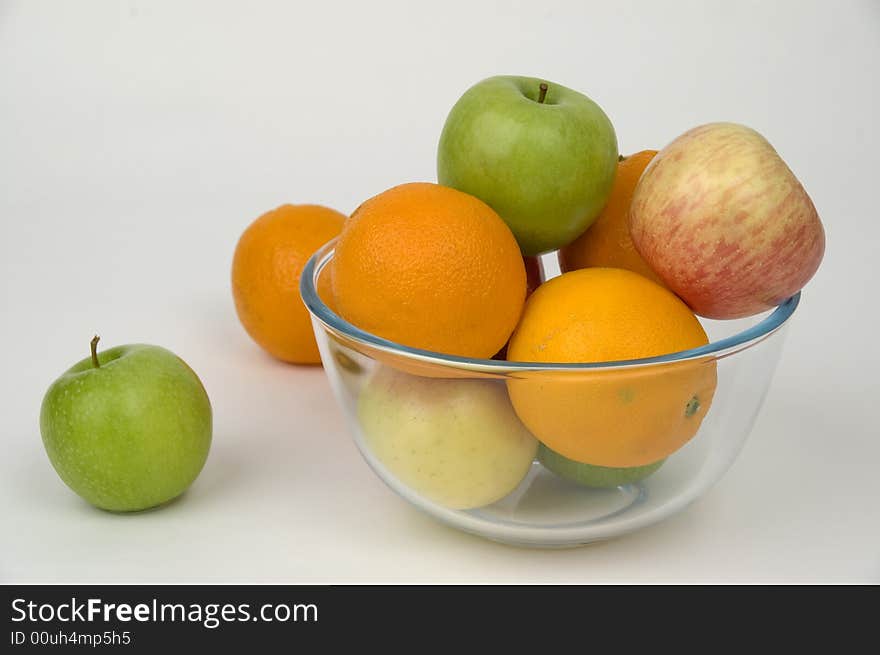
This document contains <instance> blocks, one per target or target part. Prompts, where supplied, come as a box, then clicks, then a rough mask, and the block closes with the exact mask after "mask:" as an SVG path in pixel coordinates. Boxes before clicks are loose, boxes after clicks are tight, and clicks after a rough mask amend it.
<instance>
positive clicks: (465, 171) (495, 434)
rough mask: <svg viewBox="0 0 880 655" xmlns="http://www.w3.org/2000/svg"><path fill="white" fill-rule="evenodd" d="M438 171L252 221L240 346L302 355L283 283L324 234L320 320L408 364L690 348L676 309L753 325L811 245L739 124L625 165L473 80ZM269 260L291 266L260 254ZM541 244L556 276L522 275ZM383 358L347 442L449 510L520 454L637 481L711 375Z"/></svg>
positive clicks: (800, 211) (561, 469) (689, 320)
mask: <svg viewBox="0 0 880 655" xmlns="http://www.w3.org/2000/svg"><path fill="white" fill-rule="evenodd" d="M437 170H438V182H439V184H433V183H420V182H417V183H406V184H401V185H399V186H396V187H393V188H391V189H388V190H386V191H384V192H382V193H379V194H378V195H376V196H374V197H372V198H370V199H368V200H366V201H365V202H364V203H363V204H361V205H360V206H359V207H358V208H357V209H356V210H355V211H354V213H353V214H352V215H351V216H350V217H349V218H348V219H347V220H345V222H344V223H342V222H341V221H340V219H339V217H338V216H337V215H336V214H335V212H332V210H324V214H322V215H320V216H319V215H318V214H317V213H316V211H317V210H316V209H315V208H310V207H286V208H280V209H278V210H275V212H272V213H270V214H268V215H266V216H264V217H262V218H260V219H259V221H257V223H255V224H254V225H253V226H252V227H251V228H249V230H248V232H246V233H245V236H244V237H242V241H241V243H240V244H239V247H238V250H237V252H236V259H235V265H234V268H233V284H234V293H235V297H236V306H237V307H238V309H239V315H240V317H241V319H242V322H243V323H244V325H245V327H246V328H247V329H248V331H249V332H250V333H251V335H252V336H253V337H254V338H255V339H256V340H257V341H258V342H259V343H261V344H262V345H263V346H264V347H265V348H266V349H267V350H268V351H269V352H271V353H273V354H275V355H276V356H278V357H280V358H282V359H285V360H287V361H293V362H300V363H306V362H316V361H318V358H317V356H316V350H315V348H314V342H313V340H312V339H311V338H305V337H303V334H308V331H307V328H308V315H307V312H306V311H305V308H304V307H303V305H302V303H298V304H297V303H295V302H294V294H295V284H294V281H295V277H296V276H295V273H296V272H298V271H299V270H301V268H302V262H303V260H304V259H305V257H306V256H307V255H308V253H310V252H311V251H312V250H314V247H315V246H316V245H317V243H318V242H320V241H322V240H325V239H326V238H327V237H328V236H329V235H330V234H331V232H336V231H337V230H340V227H341V230H340V233H339V238H338V241H337V243H336V246H335V252H334V256H333V259H332V260H331V262H330V264H329V275H327V276H324V278H323V279H322V288H321V289H319V292H320V295H321V296H322V297H323V298H324V299H325V300H326V302H327V303H328V304H329V305H330V306H331V307H332V308H333V310H334V311H335V312H336V313H337V314H338V315H339V316H341V317H342V318H344V319H345V320H347V321H348V322H350V323H351V324H353V325H355V326H357V327H358V328H360V329H362V330H365V331H367V332H370V333H373V334H375V335H378V336H380V337H383V338H385V339H388V340H390V341H393V342H395V343H397V344H400V345H401V346H405V347H408V348H412V349H419V350H426V351H431V352H433V353H440V354H443V355H455V356H458V357H466V358H477V359H487V358H495V359H507V360H510V361H521V362H533V363H559V362H563V363H565V362H568V363H570V362H581V363H583V362H617V361H623V360H631V359H640V358H646V357H655V356H661V355H667V354H670V353H675V352H679V351H683V350H688V349H692V348H696V347H699V346H703V345H705V344H707V343H708V338H707V335H706V332H705V331H704V329H703V326H702V325H701V323H700V321H699V320H698V319H697V316H696V315H697V314H698V315H701V316H704V317H708V318H714V319H732V318H740V317H745V316H750V315H754V314H757V313H760V312H763V311H766V310H769V309H771V308H773V307H775V306H776V305H778V304H779V303H780V302H781V301H783V300H784V299H786V298H787V297H789V296H791V295H792V294H794V293H796V292H797V291H798V290H799V289H801V288H802V287H803V286H804V284H806V282H807V281H808V280H809V279H810V278H811V276H812V275H813V274H814V273H815V271H816V270H817V268H818V266H819V263H820V261H821V259H822V255H823V252H824V231H823V228H822V224H821V222H820V220H819V217H818V215H817V213H816V210H815V208H814V206H813V204H812V202H811V200H810V198H809V196H808V195H807V194H806V192H805V191H804V189H803V187H802V186H801V184H800V183H799V182H798V180H797V179H796V178H795V176H794V175H793V173H792V172H791V171H790V170H789V168H788V167H787V166H786V164H785V162H784V161H783V160H782V159H781V157H780V156H779V155H778V154H777V153H776V151H775V150H774V149H773V147H772V146H771V145H770V144H769V143H768V142H767V141H766V140H765V139H764V138H763V137H762V136H761V135H760V134H758V133H757V132H755V131H754V130H752V129H749V128H747V127H744V126H742V125H737V124H732V123H714V124H708V125H703V126H700V127H697V128H695V129H692V130H690V131H688V132H686V133H685V134H683V135H681V136H680V137H678V138H677V139H675V140H674V141H673V142H672V143H670V144H669V145H667V146H666V147H665V148H663V149H662V150H660V151H659V152H658V151H656V150H643V151H641V152H638V153H635V154H633V155H630V156H627V157H624V156H620V155H619V154H618V148H617V137H616V134H615V131H614V128H613V126H612V123H611V121H610V120H609V119H608V117H607V116H606V115H605V113H604V112H603V111H602V109H601V108H600V107H599V106H598V105H597V104H596V103H595V102H593V101H592V100H590V99H589V98H588V97H586V96H585V95H583V94H581V93H578V92H577V91H573V90H571V89H568V88H565V87H563V86H561V85H558V84H554V83H551V82H548V81H545V80H540V79H534V78H527V77H510V76H501V77H493V78H490V79H487V80H484V81H482V82H480V83H478V84H476V85H475V86H473V87H472V88H470V89H469V90H468V91H467V92H465V94H464V95H463V96H462V97H461V98H460V99H459V100H458V102H457V103H456V104H455V106H454V107H453V108H452V110H451V112H450V113H449V116H448V118H447V120H446V123H445V125H444V128H443V132H442V134H441V136H440V142H439V151H438V156H437ZM319 217H320V218H321V220H322V221H323V222H322V223H320V224H318V223H315V222H314V221H315V220H316V219H318V218H319ZM272 222H275V223H277V225H276V226H274V227H272V226H271V225H270V224H271V223H272ZM256 232H260V233H262V234H264V235H265V237H264V238H265V239H266V240H267V244H266V245H260V244H259V243H258V241H257V239H258V238H259V237H257V236H255V235H253V234H252V233H256ZM307 235H309V236H307ZM312 235H313V236H315V237H319V238H311V236H312ZM269 243H271V244H272V245H268V244H269ZM284 249H286V250H288V251H289V252H290V253H291V257H289V258H286V259H285V258H279V257H278V256H277V251H278V250H284ZM554 251H556V252H557V253H558V257H559V263H560V269H561V271H562V275H560V276H558V277H555V278H553V279H550V280H543V279H541V274H540V270H541V269H540V265H539V264H538V261H539V260H538V259H537V257H538V256H540V255H544V254H547V253H552V252H554ZM254 252H256V253H257V254H256V255H255V254H254ZM294 264H295V266H294ZM279 267H280V268H279ZM293 268H295V269H296V270H293ZM269 280H274V282H269ZM295 304H296V307H294V306H295ZM282 313H283V314H284V316H282V315H281V314H282ZM294 314H297V316H294ZM383 362H384V364H385V365H384V366H380V367H379V368H378V370H377V371H376V372H375V373H374V374H373V376H372V377H371V379H370V380H369V381H368V382H367V384H366V385H365V387H364V389H363V390H362V391H361V392H360V396H359V400H358V420H359V424H360V429H361V431H362V433H363V437H364V440H365V443H366V444H367V445H368V446H369V448H370V450H371V452H372V453H373V454H374V455H375V457H376V458H377V459H378V460H379V461H380V462H382V463H383V465H384V466H386V467H387V468H388V469H389V470H390V471H391V473H392V474H393V475H395V476H396V477H397V478H398V479H399V480H400V481H401V482H403V483H404V484H406V485H407V486H409V487H410V488H412V489H414V490H416V491H417V492H419V493H420V494H422V495H424V496H425V497H427V498H429V499H430V500H432V501H434V502H437V503H439V504H441V505H444V506H447V507H452V508H473V507H480V506H483V505H486V504H489V503H492V502H494V501H496V500H498V499H500V498H502V497H504V496H505V495H507V494H508V493H510V492H511V490H513V489H514V488H515V487H516V486H517V484H518V483H519V482H520V481H521V480H522V479H523V477H524V476H525V475H526V473H527V472H528V470H529V468H530V467H531V465H532V462H533V460H534V459H535V458H536V457H537V458H538V460H539V461H540V462H541V463H542V464H543V465H544V466H545V467H546V468H547V469H549V470H550V471H552V472H554V473H556V474H557V475H559V476H560V477H563V478H566V479H568V480H571V481H573V482H575V483H579V484H582V485H586V486H592V487H608V486H617V485H620V484H625V483H628V482H634V481H637V480H640V479H643V478H645V477H646V476H648V475H651V474H652V473H653V472H654V471H656V470H657V469H658V468H659V467H660V466H661V465H662V464H663V462H664V461H665V459H666V458H667V457H669V456H670V455H671V454H673V453H674V452H676V451H677V450H678V449H679V448H681V447H682V446H683V445H684V444H685V443H687V442H688V440H689V439H691V438H692V437H693V436H694V435H695V434H696V432H697V430H698V428H699V426H700V424H701V422H702V420H703V418H704V417H705V415H706V413H707V412H708V410H709V408H710V406H711V403H712V398H713V395H714V392H715V386H716V380H717V378H716V364H715V362H714V361H713V360H711V358H703V359H699V358H698V359H693V358H690V359H687V360H685V361H680V362H676V363H667V364H663V365H661V366H656V367H652V368H646V367H638V368H619V369H612V370H608V369H606V370H603V371H594V372H592V373H590V372H583V373H581V374H578V375H575V374H561V373H560V374H557V375H549V374H548V372H547V371H542V372H540V373H534V374H518V375H510V376H509V377H508V378H507V379H506V384H503V383H502V384H499V383H497V382H492V381H486V380H473V379H471V380H459V379H440V378H441V377H442V376H438V374H437V373H436V372H434V373H431V372H427V371H424V370H420V369H419V368H418V367H414V366H412V365H407V362H406V359H405V357H404V358H401V359H400V360H398V361H394V360H390V361H389V360H387V358H386V359H383Z"/></svg>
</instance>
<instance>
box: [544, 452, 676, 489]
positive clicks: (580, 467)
mask: <svg viewBox="0 0 880 655" xmlns="http://www.w3.org/2000/svg"><path fill="white" fill-rule="evenodd" d="M538 461H539V462H541V464H543V465H544V467H545V468H547V469H549V470H550V471H552V472H553V473H555V474H556V475H558V476H559V477H560V478H565V479H566V480H570V481H571V482H574V483H576V484H580V485H583V486H585V487H595V488H597V489H610V488H612V487H619V486H621V485H624V484H632V483H633V482H638V481H639V480H644V479H645V478H647V477H648V476H649V475H651V474H652V473H654V472H655V471H656V470H657V469H659V468H660V467H661V466H662V465H663V462H665V461H666V460H665V459H661V460H660V461H659V462H654V463H652V464H646V465H645V466H628V467H625V468H615V467H612V466H594V465H593V464H585V463H583V462H576V461H575V460H573V459H569V458H568V457H565V456H564V455H560V454H559V453H557V452H556V451H554V450H551V449H550V448H548V447H547V446H545V445H544V444H541V445H540V446H538Z"/></svg>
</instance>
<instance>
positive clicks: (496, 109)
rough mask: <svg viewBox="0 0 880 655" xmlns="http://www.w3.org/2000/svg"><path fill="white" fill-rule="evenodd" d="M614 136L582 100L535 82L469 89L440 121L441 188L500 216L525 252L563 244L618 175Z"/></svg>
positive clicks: (505, 79) (487, 83) (499, 80)
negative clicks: (460, 193)
mask: <svg viewBox="0 0 880 655" xmlns="http://www.w3.org/2000/svg"><path fill="white" fill-rule="evenodd" d="M617 158H618V157H617V136H616V135H615V133H614V127H613V126H612V125H611V121H610V120H608V117H607V116H606V115H605V112H603V111H602V109H601V108H600V107H599V105H597V104H596V103H595V102H593V101H592V100H590V99H589V98H588V97H587V96H585V95H583V94H581V93H578V92H577V91H573V90H571V89H568V88H566V87H564V86H561V85H559V84H555V83H553V82H547V81H544V80H541V79H538V78H534V77H514V76H498V77H490V78H489V79H486V80H483V81H482V82H479V83H477V84H476V85H474V86H472V87H471V88H470V89H468V90H467V91H466V92H465V94H464V95H463V96H462V97H461V98H460V99H459V100H458V102H457V103H456V104H455V106H454V107H453V108H452V111H451V112H450V113H449V116H448V118H447V119H446V124H445V125H444V127H443V133H442V134H441V136H440V145H439V148H438V153H437V179H438V181H439V182H440V184H443V185H445V186H450V187H453V188H455V189H458V190H459V191H464V192H466V193H470V194H471V195H474V196H476V197H477V198H479V199H481V200H482V201H483V202H485V203H486V204H488V205H490V206H491V207H492V208H493V209H494V210H495V211H496V212H498V214H499V215H500V216H501V218H503V219H504V220H505V221H506V222H507V224H508V225H509V226H510V229H511V230H512V231H513V234H514V235H515V236H516V239H517V241H518V242H519V245H520V248H521V249H522V252H523V254H525V255H538V254H541V253H544V252H548V251H551V250H555V249H557V248H561V247H562V246H565V245H567V244H569V243H571V242H572V241H574V239H576V238H577V237H578V236H580V234H581V233H583V232H584V231H585V230H586V229H587V228H588V227H589V226H590V224H591V223H592V222H593V221H594V220H595V219H596V217H597V216H598V215H599V212H600V211H601V210H602V207H604V206H605V203H606V201H607V200H608V196H609V194H610V192H611V185H612V183H613V181H614V175H615V173H616V171H617Z"/></svg>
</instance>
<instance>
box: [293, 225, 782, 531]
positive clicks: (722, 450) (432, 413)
mask: <svg viewBox="0 0 880 655" xmlns="http://www.w3.org/2000/svg"><path fill="white" fill-rule="evenodd" d="M332 257H333V242H330V243H328V244H327V245H326V246H324V247H323V248H322V249H321V250H319V251H318V252H317V253H315V255H314V256H313V257H312V258H311V259H310V260H309V262H308V264H307V265H306V267H305V269H304V271H303V274H302V278H301V280H300V291H301V294H302V297H303V300H304V301H305V304H306V306H307V307H308V309H309V312H310V313H311V318H312V325H313V327H314V331H315V336H316V338H317V341H318V347H319V349H320V352H321V359H322V361H323V363H324V368H325V370H326V372H327V375H328V376H329V379H330V383H331V385H332V388H333V391H334V393H335V395H336V398H337V400H338V402H339V404H340V405H341V407H342V409H343V411H344V413H345V416H346V418H347V422H348V425H349V427H350V429H351V433H352V435H353V437H354V441H355V443H356V444H357V447H358V449H359V450H360V452H361V454H362V455H363V457H364V459H365V460H366V461H367V463H368V464H369V465H370V467H371V468H372V469H373V471H375V473H376V474H377V475H378V476H379V477H380V478H381V479H382V480H383V481H384V482H385V483H386V484H387V485H388V486H389V487H390V488H391V489H392V490H394V491H395V492H396V493H397V494H398V495H399V496H401V497H402V498H404V499H405V500H407V501H409V502H410V503H412V504H413V505H415V506H416V507H417V508H419V509H421V510H423V511H424V512H426V513H428V514H429V515H431V516H433V517H434V518H435V519H438V520H440V521H442V522H444V523H446V524H448V525H451V526H454V527H456V528H459V529H461V530H464V531H466V532H469V533H472V534H476V535H480V536H483V537H486V538H488V539H492V540H495V541H499V542H504V543H508V544H515V545H523V546H534V547H564V546H575V545H579V544H585V543H589V542H592V541H597V540H601V539H608V538H611V537H615V536H618V535H622V534H625V533H628V532H631V531H633V530H637V529H639V528H642V527H645V526H647V525H651V524H653V523H656V522H658V521H661V520H663V519H665V518H666V517H668V516H671V515H672V514H674V513H675V512H677V511H679V510H681V509H683V508H684V507H686V506H687V505H688V504H689V503H691V502H693V501H694V500H696V499H697V498H699V497H700V496H701V495H702V494H704V493H705V492H706V490H707V489H709V488H710V487H711V486H712V485H713V484H714V483H716V482H717V481H718V480H719V479H720V478H721V477H722V476H723V475H724V473H725V472H726V471H727V469H728V468H729V467H730V465H731V464H732V463H733V461H734V459H735V458H736V456H737V455H738V454H739V452H740V449H741V448H742V446H743V444H744V442H745V440H746V437H747V436H748V434H749V432H750V430H751V428H752V425H753V424H754V421H755V418H756V416H757V414H758V411H759V409H760V408H761V404H762V402H763V400H764V397H765V396H766V394H767V390H768V388H769V386H770V382H771V379H772V376H773V372H774V370H775V368H776V364H777V361H778V359H779V355H780V351H781V348H782V343H783V339H784V332H785V329H784V328H785V326H786V323H787V321H788V319H789V318H790V317H791V315H792V314H793V313H794V311H795V309H796V308H797V305H798V301H799V299H800V294H797V295H795V296H792V297H791V298H788V299H787V300H785V301H784V302H783V303H782V304H780V305H779V306H778V307H777V308H776V309H774V310H772V311H770V312H767V313H765V314H762V315H758V316H753V317H750V318H747V319H738V320H732V321H712V320H703V319H701V322H702V324H703V327H704V328H705V329H706V332H707V334H708V335H709V339H710V343H709V344H708V345H706V346H702V347H700V348H695V349H691V350H687V351H682V352H677V353H672V354H669V355H664V356H662V357H651V358H646V359H638V360H627V361H621V362H602V363H583V364H580V363H579V364H546V363H529V362H508V361H503V360H494V359H469V358H464V357H455V356H449V355H442V354H438V353H434V352H429V351H425V350H418V349H415V348H409V347H406V346H403V345H401V344H398V343H394V342H391V341H388V340H386V339H382V338H381V337H378V336H375V335H373V334H370V333H367V332H364V331H363V330H361V329H359V328H357V327H355V326H354V325H352V324H350V323H348V322H347V321H345V320H343V319H342V318H340V317H339V316H337V315H336V314H335V313H334V312H333V311H332V310H331V309H330V308H329V307H328V306H327V305H326V304H325V303H324V302H323V301H322V299H321V298H320V296H319V295H318V293H317V291H316V288H317V287H318V284H317V282H318V280H319V276H320V275H321V272H322V271H323V270H324V267H325V266H326V265H327V263H328V262H329V261H330V260H331V259H332ZM547 446H549V449H548V448H547ZM572 448H575V449H576V450H577V452H573V451H572V450H571V449H572ZM563 451H564V452H563ZM579 462H589V464H581V463H579Z"/></svg>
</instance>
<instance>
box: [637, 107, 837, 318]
mask: <svg viewBox="0 0 880 655" xmlns="http://www.w3.org/2000/svg"><path fill="white" fill-rule="evenodd" d="M629 220H630V232H631V235H632V239H633V243H634V245H635V247H636V249H637V250H638V251H639V253H640V254H641V255H642V257H643V258H644V259H645V261H646V262H647V263H648V264H649V265H650V266H651V268H652V269H654V271H655V272H656V273H657V275H658V276H659V277H660V278H661V279H662V280H663V282H664V283H665V284H666V285H667V286H668V287H669V288H670V289H671V290H672V291H674V292H675V293H676V294H678V295H679V296H680V297H681V298H682V299H683V300H684V301H685V302H686V303H687V304H688V305H689V306H690V307H691V309H692V310H693V311H694V312H696V313H697V314H700V315H702V316H706V317H708V318H720V319H727V318H739V317H743V316H751V315H753V314H757V313H760V312H762V311H766V310H768V309H771V308H773V307H775V306H776V305H778V304H779V303H780V302H782V301H783V300H785V299H786V298H787V297H789V296H790V295H792V294H794V293H796V292H797V291H799V290H800V289H801V288H802V287H803V286H804V285H805V284H806V283H807V281H809V279H810V278H811V277H812V276H813V274H814V273H815V272H816V270H817V269H818V268H819V263H820V262H821V260H822V255H823V254H824V252H825V232H824V230H823V228H822V222H821V221H820V220H819V215H818V214H817V212H816V208H815V207H814V206H813V202H812V200H810V197H809V196H808V195H807V192H806V191H805V190H804V188H803V186H802V185H801V183H800V182H799V181H798V179H797V178H796V177H795V175H794V173H792V172H791V169H789V167H788V166H787V165H786V163H785V162H784V161H783V160H782V158H781V157H780V156H779V154H778V153H777V152H776V150H775V149H774V148H773V146H771V145H770V143H768V142H767V140H766V139H765V138H764V137H763V136H761V135H760V134H759V133H758V132H756V131H755V130H753V129H751V128H748V127H745V126H743V125H738V124H735V123H710V124H708V125H702V126H700V127H696V128H694V129H692V130H689V131H688V132H685V133H684V134H682V135H681V136H680V137H678V138H677V139H675V140H674V141H673V142H672V143H670V144H669V145H668V146H666V147H665V148H664V149H663V150H661V151H660V152H659V154H657V156H656V157H654V159H653V160H652V162H651V164H650V165H649V166H648V168H647V169H646V170H645V172H644V173H643V175H642V177H641V179H640V180H639V183H638V185H637V187H636V190H635V194H634V196H633V200H632V204H631V206H630V216H629Z"/></svg>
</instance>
